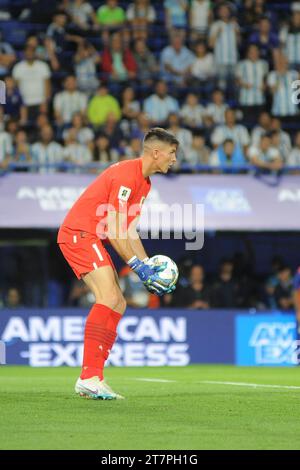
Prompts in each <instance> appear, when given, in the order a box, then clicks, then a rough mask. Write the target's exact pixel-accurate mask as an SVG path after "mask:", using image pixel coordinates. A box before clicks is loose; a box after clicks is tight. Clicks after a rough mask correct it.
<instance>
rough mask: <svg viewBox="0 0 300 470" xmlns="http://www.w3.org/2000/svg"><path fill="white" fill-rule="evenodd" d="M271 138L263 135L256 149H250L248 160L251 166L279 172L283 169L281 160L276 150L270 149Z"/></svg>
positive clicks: (268, 134)
mask: <svg viewBox="0 0 300 470" xmlns="http://www.w3.org/2000/svg"><path fill="white" fill-rule="evenodd" d="M271 138H272V136H271V134H270V133H267V134H264V135H263V136H262V137H261V139H260V143H259V145H258V146H257V147H254V146H252V147H250V148H249V150H248V158H249V160H250V162H251V163H252V165H255V166H256V167H258V168H261V169H264V170H280V169H281V168H282V167H283V159H282V156H281V155H280V152H279V150H278V149H277V148H275V147H272V140H271Z"/></svg>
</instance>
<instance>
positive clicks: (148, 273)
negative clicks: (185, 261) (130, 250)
mask: <svg viewBox="0 0 300 470" xmlns="http://www.w3.org/2000/svg"><path fill="white" fill-rule="evenodd" d="M127 264H128V266H130V268H131V269H132V270H133V271H134V272H135V273H136V274H137V275H138V276H139V278H140V280H141V281H142V282H143V283H144V285H145V287H146V288H147V289H148V291H149V292H152V293H154V294H156V295H159V296H160V295H164V294H166V293H167V292H168V290H169V287H166V286H163V285H162V284H161V283H160V278H159V276H158V274H157V273H159V272H160V271H163V270H164V268H163V267H162V266H149V265H148V264H146V263H144V262H143V261H141V260H140V259H138V258H137V256H133V257H132V258H131V259H130V260H129V261H128V263H127Z"/></svg>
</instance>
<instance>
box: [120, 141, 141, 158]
mask: <svg viewBox="0 0 300 470" xmlns="http://www.w3.org/2000/svg"><path fill="white" fill-rule="evenodd" d="M124 154H125V156H126V157H128V158H139V157H140V156H141V154H142V145H141V140H140V139H139V138H137V137H133V138H132V139H131V140H130V142H129V144H128V145H126V146H125V149H124Z"/></svg>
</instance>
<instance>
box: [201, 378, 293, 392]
mask: <svg viewBox="0 0 300 470" xmlns="http://www.w3.org/2000/svg"><path fill="white" fill-rule="evenodd" d="M198 383H202V384H212V385H236V386H238V387H253V388H259V387H260V388H284V389H287V390H300V386H297V385H269V384H251V383H248V382H219V381H216V380H202V381H201V382H198Z"/></svg>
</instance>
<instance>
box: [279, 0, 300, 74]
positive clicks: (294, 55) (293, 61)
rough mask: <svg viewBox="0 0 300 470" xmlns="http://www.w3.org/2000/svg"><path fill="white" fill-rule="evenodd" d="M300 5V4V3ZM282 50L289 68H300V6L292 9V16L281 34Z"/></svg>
mask: <svg viewBox="0 0 300 470" xmlns="http://www.w3.org/2000/svg"><path fill="white" fill-rule="evenodd" d="M298 5H299V4H298ZM279 39H280V43H281V46H282V51H283V52H284V54H285V56H286V57H287V60H288V63H289V68H290V69H292V70H299V68H300V8H299V9H298V8H297V9H294V10H293V11H292V16H291V18H290V20H289V22H288V24H286V25H285V26H283V27H282V28H281V30H280V34H279Z"/></svg>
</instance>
